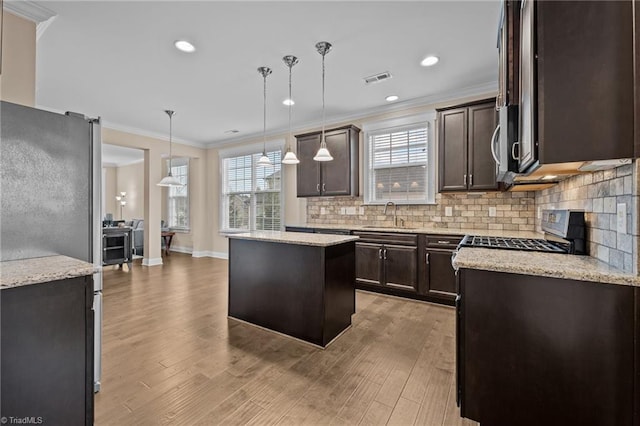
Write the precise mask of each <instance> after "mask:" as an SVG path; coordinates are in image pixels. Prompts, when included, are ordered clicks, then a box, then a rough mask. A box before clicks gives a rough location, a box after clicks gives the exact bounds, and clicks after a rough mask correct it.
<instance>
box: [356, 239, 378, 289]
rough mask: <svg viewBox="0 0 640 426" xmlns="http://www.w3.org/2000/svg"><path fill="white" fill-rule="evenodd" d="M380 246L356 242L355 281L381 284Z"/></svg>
mask: <svg viewBox="0 0 640 426" xmlns="http://www.w3.org/2000/svg"><path fill="white" fill-rule="evenodd" d="M381 250H382V246H381V245H380V244H372V243H356V282H360V283H363V284H376V285H382V259H381V256H382V255H381Z"/></svg>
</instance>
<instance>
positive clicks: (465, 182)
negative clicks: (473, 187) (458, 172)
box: [463, 175, 467, 186]
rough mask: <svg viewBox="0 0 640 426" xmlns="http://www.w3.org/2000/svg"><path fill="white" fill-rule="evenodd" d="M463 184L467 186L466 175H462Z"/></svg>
mask: <svg viewBox="0 0 640 426" xmlns="http://www.w3.org/2000/svg"><path fill="white" fill-rule="evenodd" d="M463 185H464V186H467V175H464V183H463Z"/></svg>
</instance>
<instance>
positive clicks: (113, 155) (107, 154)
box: [102, 143, 144, 167]
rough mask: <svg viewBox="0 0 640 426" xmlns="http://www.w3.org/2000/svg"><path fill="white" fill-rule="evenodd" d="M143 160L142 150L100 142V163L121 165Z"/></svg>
mask: <svg viewBox="0 0 640 426" xmlns="http://www.w3.org/2000/svg"><path fill="white" fill-rule="evenodd" d="M142 161H144V151H143V150H141V149H134V148H127V147H124V146H117V145H108V144H106V143H103V144H102V165H103V166H113V167H121V166H127V165H129V164H134V163H140V162H142Z"/></svg>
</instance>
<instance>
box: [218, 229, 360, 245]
mask: <svg viewBox="0 0 640 426" xmlns="http://www.w3.org/2000/svg"><path fill="white" fill-rule="evenodd" d="M226 237H228V238H236V239H241V240H254V241H270V242H273V243H286V244H299V245H303V246H320V247H328V246H334V245H337V244H342V243H346V242H349V241H355V240H357V239H358V237H356V236H353V235H332V234H307V233H303V232H280V231H253V232H243V233H240V234H227V235H226Z"/></svg>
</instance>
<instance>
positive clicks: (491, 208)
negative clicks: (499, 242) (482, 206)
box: [489, 206, 496, 217]
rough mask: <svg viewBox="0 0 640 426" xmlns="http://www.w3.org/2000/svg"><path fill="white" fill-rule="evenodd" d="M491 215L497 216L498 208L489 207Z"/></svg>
mask: <svg viewBox="0 0 640 426" xmlns="http://www.w3.org/2000/svg"><path fill="white" fill-rule="evenodd" d="M489 217H496V208H495V206H492V207H489Z"/></svg>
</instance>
